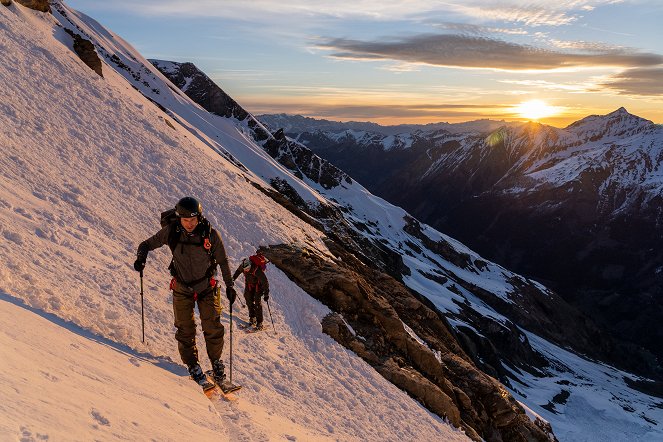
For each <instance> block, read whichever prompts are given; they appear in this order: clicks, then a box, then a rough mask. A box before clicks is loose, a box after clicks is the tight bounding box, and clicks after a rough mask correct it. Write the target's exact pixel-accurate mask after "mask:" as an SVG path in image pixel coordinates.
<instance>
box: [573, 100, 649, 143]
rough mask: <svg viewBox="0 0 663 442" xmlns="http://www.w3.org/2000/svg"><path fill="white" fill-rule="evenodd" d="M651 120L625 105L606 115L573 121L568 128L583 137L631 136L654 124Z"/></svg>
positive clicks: (592, 138) (596, 138)
mask: <svg viewBox="0 0 663 442" xmlns="http://www.w3.org/2000/svg"><path fill="white" fill-rule="evenodd" d="M653 124H654V123H653V122H651V121H650V120H647V119H644V118H641V117H638V116H637V115H633V114H631V113H629V112H628V111H627V110H626V108H625V107H623V106H622V107H620V108H619V109H617V110H615V111H613V112H610V113H609V114H606V115H590V116H588V117H585V118H583V119H582V120H578V121H576V122H575V123H571V124H570V125H568V126H567V127H566V130H568V131H570V132H573V133H575V134H576V135H578V136H579V137H580V138H582V139H590V140H598V139H600V138H604V137H608V136H620V137H626V136H630V135H633V134H636V133H639V132H642V131H643V130H646V129H647V128H648V127H650V126H652V125H653Z"/></svg>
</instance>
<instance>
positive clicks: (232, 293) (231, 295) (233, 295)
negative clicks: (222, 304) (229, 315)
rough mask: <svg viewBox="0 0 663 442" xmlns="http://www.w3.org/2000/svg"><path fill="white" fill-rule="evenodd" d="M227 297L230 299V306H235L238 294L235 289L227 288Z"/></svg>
mask: <svg viewBox="0 0 663 442" xmlns="http://www.w3.org/2000/svg"><path fill="white" fill-rule="evenodd" d="M226 296H227V297H228V301H230V305H233V304H234V303H235V299H236V298H237V292H236V291H235V289H234V288H233V287H226Z"/></svg>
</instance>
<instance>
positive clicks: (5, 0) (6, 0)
mask: <svg viewBox="0 0 663 442" xmlns="http://www.w3.org/2000/svg"><path fill="white" fill-rule="evenodd" d="M0 3H2V4H3V5H5V6H9V5H11V4H12V0H0Z"/></svg>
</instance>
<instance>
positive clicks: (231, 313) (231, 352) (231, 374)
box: [230, 304, 233, 384]
mask: <svg viewBox="0 0 663 442" xmlns="http://www.w3.org/2000/svg"><path fill="white" fill-rule="evenodd" d="M230 383H231V384H232V383H233V305H232V304H230Z"/></svg>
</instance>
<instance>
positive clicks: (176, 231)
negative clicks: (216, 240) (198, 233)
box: [161, 208, 217, 285]
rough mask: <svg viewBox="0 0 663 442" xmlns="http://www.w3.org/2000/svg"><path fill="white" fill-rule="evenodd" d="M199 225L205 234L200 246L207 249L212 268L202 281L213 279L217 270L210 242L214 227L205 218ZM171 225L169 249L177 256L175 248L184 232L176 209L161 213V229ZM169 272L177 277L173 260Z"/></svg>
mask: <svg viewBox="0 0 663 442" xmlns="http://www.w3.org/2000/svg"><path fill="white" fill-rule="evenodd" d="M199 224H200V225H201V226H202V229H203V232H202V239H203V241H202V242H201V243H200V246H201V247H203V248H204V249H205V251H206V252H207V256H208V257H209V260H210V266H209V268H208V269H207V272H206V273H205V278H202V279H201V280H200V281H202V280H203V279H206V278H211V277H212V276H213V275H214V271H215V270H216V264H217V263H216V258H214V256H213V255H212V243H211V241H210V235H211V233H212V226H211V225H210V223H209V221H207V219H206V218H205V217H203V216H201V217H200V221H199ZM168 225H170V226H171V229H170V232H169V233H168V243H167V244H168V248H169V249H170V251H171V253H173V255H174V254H175V248H176V247H177V244H179V241H180V236H181V233H182V230H183V227H182V225H181V224H180V220H179V218H178V217H177V215H176V214H175V209H174V208H173V209H168V210H166V211H165V212H161V227H162V228H163V227H166V226H168ZM168 270H170V274H171V276H173V277H177V272H176V271H175V260H174V259H172V260H171V261H170V265H169V266H168ZM200 281H189V284H190V285H194V284H196V283H198V282H200Z"/></svg>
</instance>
